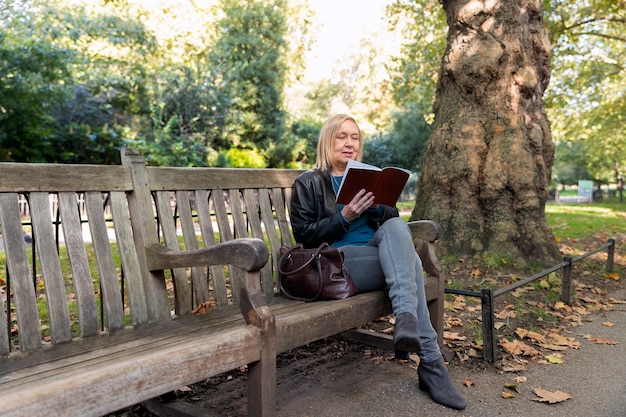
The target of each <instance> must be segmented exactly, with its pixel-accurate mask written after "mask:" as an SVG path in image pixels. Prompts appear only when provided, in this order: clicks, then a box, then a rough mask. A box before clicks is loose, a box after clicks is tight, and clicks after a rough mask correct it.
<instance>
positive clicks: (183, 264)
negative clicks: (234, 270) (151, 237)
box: [146, 238, 269, 272]
mask: <svg viewBox="0 0 626 417" xmlns="http://www.w3.org/2000/svg"><path fill="white" fill-rule="evenodd" d="M146 256H147V258H148V268H149V269H150V270H151V271H158V270H162V269H172V268H188V267H194V266H207V265H234V266H236V267H238V268H241V269H243V270H244V271H248V272H251V271H258V270H260V269H261V268H263V266H265V264H266V263H267V261H268V259H269V251H268V250H267V246H266V245H265V243H264V242H263V241H262V240H261V239H254V238H241V239H234V240H231V241H228V242H222V243H219V244H217V245H215V246H211V247H209V248H203V249H193V250H185V251H181V250H172V249H169V248H168V247H166V246H164V245H158V244H157V245H152V246H150V247H148V248H146Z"/></svg>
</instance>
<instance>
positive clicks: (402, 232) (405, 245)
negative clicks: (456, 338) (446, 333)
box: [340, 217, 441, 361]
mask: <svg viewBox="0 0 626 417" xmlns="http://www.w3.org/2000/svg"><path fill="white" fill-rule="evenodd" d="M340 249H341V250H342V251H343V253H344V255H345V264H346V266H347V267H348V269H349V270H350V275H351V276H352V279H353V281H354V283H355V285H356V286H357V288H358V289H359V291H361V292H368V291H375V290H379V289H382V288H385V287H389V299H390V300H391V305H392V308H393V313H394V314H395V315H396V316H397V315H398V314H400V313H405V312H408V313H411V314H413V315H415V316H417V330H418V332H419V335H420V340H421V342H422V350H421V351H420V353H419V356H420V358H421V359H422V360H424V361H432V360H435V359H437V358H438V357H439V356H441V351H440V350H439V345H438V344H437V332H436V331H435V329H434V328H433V326H432V324H431V322H430V314H429V312H428V305H427V303H426V293H425V289H424V275H423V272H422V262H421V261H420V258H419V256H417V253H416V252H415V247H414V246H413V240H412V239H411V232H410V230H409V227H408V226H407V224H406V222H405V221H404V220H402V219H401V218H398V217H395V218H392V219H389V220H387V221H386V222H385V223H383V225H382V226H381V227H380V228H379V229H378V230H377V231H376V234H375V235H374V237H373V238H372V240H370V241H369V242H368V243H367V245H365V246H354V245H347V246H342V247H341V248H340Z"/></svg>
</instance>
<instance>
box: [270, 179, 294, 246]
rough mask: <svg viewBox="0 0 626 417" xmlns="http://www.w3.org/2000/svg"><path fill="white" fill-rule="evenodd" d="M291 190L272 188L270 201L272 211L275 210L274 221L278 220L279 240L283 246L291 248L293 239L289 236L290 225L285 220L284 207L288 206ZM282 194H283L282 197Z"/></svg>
mask: <svg viewBox="0 0 626 417" xmlns="http://www.w3.org/2000/svg"><path fill="white" fill-rule="evenodd" d="M290 191H291V189H285V190H283V189H282V188H273V189H272V200H273V202H274V209H275V210H276V219H277V220H278V228H279V230H280V240H281V241H282V244H283V245H285V246H293V243H294V242H293V237H292V236H291V225H290V223H289V219H288V218H287V211H286V210H285V207H286V206H288V205H289V201H290V199H289V195H290ZM283 192H284V193H285V194H284V195H283Z"/></svg>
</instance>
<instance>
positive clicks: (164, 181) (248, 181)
mask: <svg viewBox="0 0 626 417" xmlns="http://www.w3.org/2000/svg"><path fill="white" fill-rule="evenodd" d="M301 172H302V171H299V170H293V169H246V168H176V167H148V183H149V184H150V187H151V190H152V191H161V190H177V189H183V188H186V189H188V190H199V189H212V190H219V189H221V190H229V189H233V188H270V187H280V188H285V187H292V186H293V182H294V180H295V178H296V177H297V176H298V175H299V174H300V173H301ZM181 179H184V182H185V185H184V187H183V186H181V183H180V181H181Z"/></svg>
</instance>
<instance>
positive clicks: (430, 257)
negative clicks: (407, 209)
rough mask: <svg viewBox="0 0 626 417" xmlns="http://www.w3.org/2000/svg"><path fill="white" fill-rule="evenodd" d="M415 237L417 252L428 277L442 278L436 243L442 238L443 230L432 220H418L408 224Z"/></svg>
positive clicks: (414, 242)
mask: <svg viewBox="0 0 626 417" xmlns="http://www.w3.org/2000/svg"><path fill="white" fill-rule="evenodd" d="M408 225H409V229H411V235H412V237H413V244H414V245H415V250H416V251H417V254H418V255H419V257H420V259H421V261H422V266H423V267H424V270H425V271H426V273H428V275H431V276H434V277H437V278H442V277H443V274H442V269H441V265H440V264H439V261H438V260H437V255H436V254H435V245H434V242H435V241H436V240H438V239H439V238H441V236H442V235H443V229H442V228H441V226H440V225H439V223H437V222H434V221H432V220H417V221H412V222H409V223H408Z"/></svg>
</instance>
